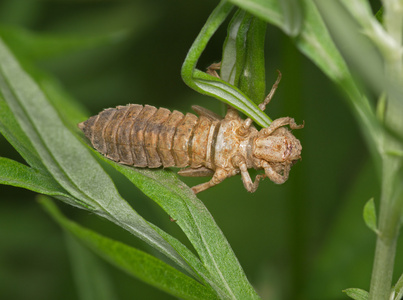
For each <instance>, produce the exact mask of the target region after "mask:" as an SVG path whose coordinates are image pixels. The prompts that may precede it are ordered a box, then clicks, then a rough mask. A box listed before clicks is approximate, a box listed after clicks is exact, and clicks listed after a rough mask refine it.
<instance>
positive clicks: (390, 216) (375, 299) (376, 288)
mask: <svg viewBox="0 0 403 300" xmlns="http://www.w3.org/2000/svg"><path fill="white" fill-rule="evenodd" d="M398 165H399V163H397V162H396V159H395V158H393V157H385V159H384V160H383V182H382V195H381V207H380V215H379V232H380V233H379V235H378V239H377V242H376V250H375V258H374V266H373V271H372V278H371V287H370V295H369V299H370V300H382V299H385V300H387V299H389V295H390V292H391V286H392V275H393V265H394V260H395V254H396V242H397V238H398V235H399V227H400V215H401V203H400V202H401V201H394V197H393V189H394V184H395V182H396V180H394V177H395V176H396V171H397V170H396V166H398Z"/></svg>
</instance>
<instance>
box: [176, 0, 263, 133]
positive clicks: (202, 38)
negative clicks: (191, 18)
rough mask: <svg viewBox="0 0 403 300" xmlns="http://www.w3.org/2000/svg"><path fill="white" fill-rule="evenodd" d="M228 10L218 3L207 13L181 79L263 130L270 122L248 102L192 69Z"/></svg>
mask: <svg viewBox="0 0 403 300" xmlns="http://www.w3.org/2000/svg"><path fill="white" fill-rule="evenodd" d="M231 9H232V5H230V4H229V3H228V2H226V1H221V2H220V4H219V5H218V6H217V8H216V9H215V10H214V11H213V12H212V13H211V15H210V17H209V18H208V20H207V22H206V24H205V25H204V26H203V28H202V30H201V31H200V33H199V35H198V36H197V38H196V40H195V41H194V42H193V45H192V47H191V48H190V50H189V52H188V54H187V56H186V58H185V61H184V63H183V65H182V71H181V74H182V79H183V81H184V82H185V83H186V84H187V85H188V86H189V87H191V88H192V89H194V90H196V91H198V92H199V93H202V94H205V95H209V96H211V97H214V98H216V99H218V100H220V101H223V102H225V103H227V104H229V105H231V106H233V107H235V108H236V109H238V110H239V111H241V112H243V113H244V114H246V115H247V116H249V117H250V118H252V119H253V120H254V121H255V122H256V123H257V124H258V125H260V126H262V127H267V126H269V125H270V123H271V120H270V119H269V118H268V117H267V115H266V114H265V113H264V112H262V111H261V110H260V109H259V108H258V107H257V105H256V104H255V103H254V102H253V101H251V100H250V99H249V98H248V97H247V96H246V95H245V93H243V92H242V91H241V90H239V89H238V88H236V87H234V86H232V85H230V84H229V83H227V82H225V81H223V80H221V79H218V78H216V77H214V76H211V75H209V74H206V73H204V72H201V71H200V70H197V69H196V64H197V61H198V59H199V57H200V56H201V54H202V52H203V50H204V49H205V47H206V45H207V43H208V41H209V40H210V38H211V36H212V35H213V34H214V33H215V31H216V30H217V28H218V27H219V26H220V25H221V24H222V22H223V21H224V20H225V18H226V17H227V16H228V14H229V13H230V11H231Z"/></svg>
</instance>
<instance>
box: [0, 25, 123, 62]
mask: <svg viewBox="0 0 403 300" xmlns="http://www.w3.org/2000/svg"><path fill="white" fill-rule="evenodd" d="M0 35H1V36H2V38H3V39H4V40H5V41H6V42H7V44H8V45H9V46H10V48H12V49H15V51H19V52H22V53H21V56H23V57H24V58H29V59H31V60H39V59H44V58H49V57H54V56H58V55H63V54H65V53H70V52H74V51H79V50H84V49H88V48H93V47H97V46H100V45H106V44H115V43H116V42H119V41H120V40H122V39H124V38H125V36H127V32H124V31H122V30H120V31H116V32H107V33H99V34H98V35H88V36H79V35H77V36H73V35H61V34H38V33H35V32H31V31H29V30H26V29H23V28H18V27H6V26H0ZM28 50H29V51H28Z"/></svg>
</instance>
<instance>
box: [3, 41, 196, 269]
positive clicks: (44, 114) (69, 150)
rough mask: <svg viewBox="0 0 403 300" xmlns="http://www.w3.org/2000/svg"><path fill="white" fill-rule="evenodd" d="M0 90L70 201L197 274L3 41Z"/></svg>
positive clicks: (11, 130)
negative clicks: (120, 188)
mask: <svg viewBox="0 0 403 300" xmlns="http://www.w3.org/2000/svg"><path fill="white" fill-rule="evenodd" d="M0 94H1V95H2V97H3V98H4V99H5V101H6V102H7V104H8V106H9V107H10V110H11V112H12V113H13V115H14V116H15V117H16V120H17V122H18V124H19V127H20V128H21V129H22V130H23V132H24V133H25V135H26V136H27V137H28V138H29V140H30V144H31V146H32V151H36V152H37V154H38V157H39V158H40V160H41V162H42V163H43V165H44V166H45V167H46V169H47V170H48V172H49V174H51V176H52V177H54V179H55V180H56V181H57V182H58V184H59V185H60V186H62V187H63V188H64V189H65V190H66V192H67V193H69V194H70V199H76V202H74V203H71V202H69V204H72V205H76V206H78V207H81V208H85V209H88V210H90V211H92V212H94V213H96V214H98V215H100V216H102V217H104V218H107V219H109V220H110V221H112V222H114V223H116V224H117V225H119V226H121V227H122V228H124V229H126V230H128V231H129V232H131V233H132V234H134V235H136V236H137V237H139V238H140V239H142V240H143V241H145V242H147V243H149V244H150V245H151V246H153V247H154V248H156V249H157V250H159V251H161V252H162V253H163V254H165V255H166V256H167V257H169V258H170V259H172V260H173V261H174V262H176V263H177V264H179V265H180V266H181V267H183V268H184V269H185V270H187V271H188V272H189V273H190V274H193V271H192V270H191V268H189V266H188V265H187V264H186V263H185V262H184V260H183V259H182V258H181V257H180V256H179V255H178V253H177V252H176V251H175V250H174V249H173V248H172V247H171V245H169V244H168V243H167V242H166V240H165V239H163V238H162V237H161V236H160V235H159V234H158V233H157V232H156V231H155V230H154V229H153V228H152V227H151V226H150V225H149V224H148V223H147V222H146V221H145V220H144V219H143V218H142V217H141V216H140V215H138V214H137V212H135V211H134V210H133V208H132V207H131V206H130V205H129V204H128V203H127V202H126V201H125V200H124V199H122V197H121V196H120V195H119V193H118V192H117V190H116V187H115V185H114V183H113V182H112V180H111V179H110V177H109V176H108V175H107V174H106V172H105V171H104V170H103V168H102V167H101V166H100V164H99V163H98V162H97V161H96V160H95V158H94V157H93V156H92V155H91V154H90V153H89V151H88V149H87V147H86V146H84V145H83V144H82V143H81V142H80V141H79V140H78V139H77V138H76V137H75V135H74V134H72V132H71V131H70V130H68V129H67V128H66V126H65V125H64V123H63V122H62V121H61V119H60V117H59V114H58V112H57V111H56V110H55V108H54V107H53V106H51V105H50V104H49V101H48V99H47V98H46V96H45V94H44V93H43V92H42V91H41V89H40V88H39V86H38V85H37V84H36V83H35V82H34V81H33V80H32V78H31V77H30V76H29V75H28V74H27V73H25V71H24V70H23V69H22V68H21V66H20V65H19V64H18V62H17V61H16V59H15V58H14V57H13V55H12V54H11V53H10V52H9V50H8V49H7V47H6V46H5V44H4V43H3V42H2V41H1V40H0ZM3 125H5V126H6V127H7V126H8V124H3ZM7 130H8V132H10V134H11V135H12V134H13V133H14V132H15V128H14V127H7ZM17 131H18V130H17ZM23 147H27V146H26V145H23Z"/></svg>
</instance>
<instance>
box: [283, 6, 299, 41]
mask: <svg viewBox="0 0 403 300" xmlns="http://www.w3.org/2000/svg"><path fill="white" fill-rule="evenodd" d="M280 4H281V10H282V14H283V16H284V22H283V26H282V27H283V30H284V31H285V33H287V35H289V36H291V37H296V36H297V35H298V34H299V33H300V31H301V27H302V20H303V13H302V5H301V1H299V0H283V1H280Z"/></svg>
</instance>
